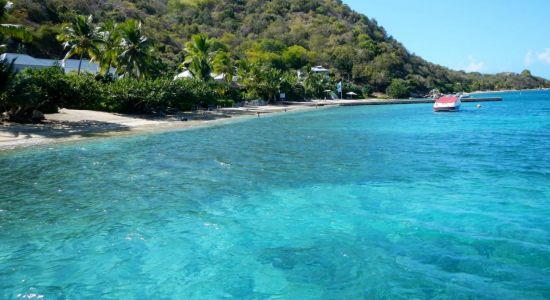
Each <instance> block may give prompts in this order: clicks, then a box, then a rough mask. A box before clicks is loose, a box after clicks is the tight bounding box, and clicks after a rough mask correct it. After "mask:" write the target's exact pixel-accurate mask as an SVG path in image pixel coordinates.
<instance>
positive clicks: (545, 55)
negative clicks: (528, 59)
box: [537, 48, 550, 65]
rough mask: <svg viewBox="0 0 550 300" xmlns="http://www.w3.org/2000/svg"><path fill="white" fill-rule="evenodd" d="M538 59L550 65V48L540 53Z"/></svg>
mask: <svg viewBox="0 0 550 300" xmlns="http://www.w3.org/2000/svg"><path fill="white" fill-rule="evenodd" d="M537 58H538V59H539V60H540V61H542V62H543V63H545V64H549V65H550V48H547V49H546V50H544V51H542V52H541V53H539V54H538V55H537Z"/></svg>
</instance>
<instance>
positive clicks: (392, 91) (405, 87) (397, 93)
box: [386, 79, 410, 99]
mask: <svg viewBox="0 0 550 300" xmlns="http://www.w3.org/2000/svg"><path fill="white" fill-rule="evenodd" d="M386 94H387V95H388V96H390V97H392V98H395V99H402V98H407V97H409V95H410V90H409V84H408V82H407V81H406V80H403V79H394V80H392V82H391V84H390V86H388V88H387V89H386Z"/></svg>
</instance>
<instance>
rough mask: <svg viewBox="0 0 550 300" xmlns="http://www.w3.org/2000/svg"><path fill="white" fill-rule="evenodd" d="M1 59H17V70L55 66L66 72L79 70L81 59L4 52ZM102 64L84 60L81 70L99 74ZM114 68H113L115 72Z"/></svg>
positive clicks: (15, 64) (0, 56)
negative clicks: (51, 57)
mask: <svg viewBox="0 0 550 300" xmlns="http://www.w3.org/2000/svg"><path fill="white" fill-rule="evenodd" d="M0 59H7V60H8V61H12V60H13V59H15V62H14V66H15V67H16V70H22V69H24V68H34V69H36V68H47V67H53V66H56V65H58V66H60V67H62V68H63V69H64V70H65V72H72V71H77V70H78V64H79V63H80V60H78V59H66V60H65V61H63V60H60V59H47V58H34V57H32V56H30V55H27V54H18V53H4V54H2V55H0ZM100 69H101V68H100V66H99V65H98V64H97V63H95V62H92V61H90V60H87V59H84V60H82V66H81V68H80V70H81V72H90V73H94V74H97V73H99V71H100ZM113 71H114V69H111V72H113Z"/></svg>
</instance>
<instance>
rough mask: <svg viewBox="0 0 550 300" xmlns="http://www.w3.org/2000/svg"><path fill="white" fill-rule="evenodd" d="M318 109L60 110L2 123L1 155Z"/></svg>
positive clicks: (286, 107)
mask: <svg viewBox="0 0 550 300" xmlns="http://www.w3.org/2000/svg"><path fill="white" fill-rule="evenodd" d="M334 106H336V105H334ZM334 106H333V107H334ZM316 108H319V107H315V106H305V105H294V106H275V105H268V106H249V107H242V108H222V109H217V110H214V111H198V112H186V113H181V114H178V115H173V116H166V117H150V116H139V115H125V114H115V113H108V112H100V111H91V110H73V109H61V110H60V111H59V113H54V114H46V120H45V121H44V122H42V123H35V124H19V123H12V122H4V123H0V153H3V152H8V151H11V150H19V149H26V148H31V147H36V146H45V145H53V144H59V143H68V142H76V141H84V140H92V139H97V138H108V137H119V136H131V135H136V134H152V133H162V132H170V131H179V130H188V129H195V128H203V127H208V126H215V125H224V124H227V123H230V122H231V123H233V122H236V121H242V120H247V119H251V118H257V117H258V113H259V114H260V117H261V116H266V115H274V114H280V113H291V112H300V111H305V110H314V109H316Z"/></svg>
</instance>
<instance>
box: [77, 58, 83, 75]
mask: <svg viewBox="0 0 550 300" xmlns="http://www.w3.org/2000/svg"><path fill="white" fill-rule="evenodd" d="M82 56H84V53H80V60H79V62H78V71H77V72H76V73H77V74H78V75H80V69H81V68H82Z"/></svg>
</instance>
